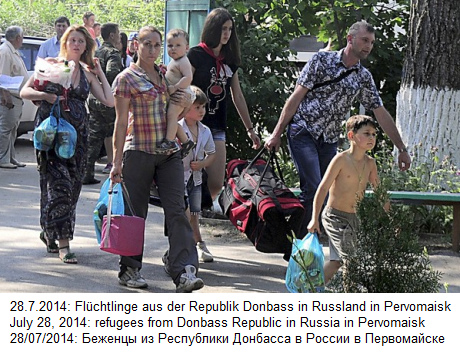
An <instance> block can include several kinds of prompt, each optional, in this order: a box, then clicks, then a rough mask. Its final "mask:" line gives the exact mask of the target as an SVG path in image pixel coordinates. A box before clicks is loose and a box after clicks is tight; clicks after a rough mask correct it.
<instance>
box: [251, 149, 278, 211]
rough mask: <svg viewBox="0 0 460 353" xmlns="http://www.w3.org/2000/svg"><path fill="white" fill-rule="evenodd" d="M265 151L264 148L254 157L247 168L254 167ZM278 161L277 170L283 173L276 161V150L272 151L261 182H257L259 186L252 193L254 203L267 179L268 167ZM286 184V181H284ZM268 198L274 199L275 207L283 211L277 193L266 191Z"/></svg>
mask: <svg viewBox="0 0 460 353" xmlns="http://www.w3.org/2000/svg"><path fill="white" fill-rule="evenodd" d="M265 151H267V150H266V149H265V147H262V149H261V150H260V151H259V152H258V153H257V155H256V156H255V157H254V159H253V160H251V161H250V162H249V164H248V166H247V167H246V168H250V167H252V165H253V164H254V163H255V162H256V161H257V160H258V159H259V158H260V156H262V154H264V153H265ZM274 159H275V160H276V161H277V164H276V165H277V168H278V173H280V172H281V170H280V169H279V164H278V160H277V159H276V152H275V149H272V150H271V152H270V157H269V159H268V161H267V163H266V164H265V168H264V170H263V171H262V174H261V175H260V178H259V181H258V182H257V186H256V187H255V189H254V191H253V192H252V195H251V199H252V202H253V203H255V202H254V200H255V197H256V194H257V191H258V190H259V189H260V185H261V183H262V180H263V179H264V177H265V174H266V173H267V170H268V167H269V166H270V165H271V164H273V160H274ZM283 183H284V181H283ZM266 192H267V194H268V196H269V197H270V198H271V199H272V201H273V203H274V204H275V207H276V208H277V209H278V210H279V211H281V204H280V203H279V201H278V198H277V197H276V195H275V193H274V192H273V191H272V190H267V191H266Z"/></svg>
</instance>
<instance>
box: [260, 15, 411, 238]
mask: <svg viewBox="0 0 460 353" xmlns="http://www.w3.org/2000/svg"><path fill="white" fill-rule="evenodd" d="M374 32H375V30H374V28H373V27H372V26H371V25H370V24H368V23H367V22H366V21H360V22H356V23H355V24H353V25H352V26H351V27H350V29H349V31H348V35H347V46H346V47H345V48H344V49H342V50H340V51H338V52H333V51H322V52H318V53H317V54H315V55H314V56H313V58H312V59H311V60H310V61H309V62H308V63H307V64H306V65H305V67H304V68H303V70H302V72H301V74H300V77H299V78H298V80H297V84H296V87H295V89H294V92H293V93H292V94H291V96H290V97H289V99H288V100H287V102H286V104H285V105H284V107H283V110H282V112H281V115H280V118H279V121H278V123H277V125H276V127H275V129H274V130H273V133H272V134H271V136H270V137H269V138H268V140H267V141H266V143H265V147H266V148H268V149H272V148H275V149H276V150H278V148H279V146H280V144H281V135H282V133H283V132H284V129H285V128H286V126H288V131H287V138H288V146H289V150H290V153H291V156H292V159H293V160H294V164H295V166H296V169H297V172H298V174H299V178H300V188H301V194H300V200H301V201H302V204H303V205H304V207H305V218H304V222H303V224H302V228H301V235H304V234H305V233H306V225H307V222H308V221H309V220H310V219H311V213H312V205H313V198H314V196H315V192H316V189H317V188H318V185H319V183H320V182H321V178H322V176H323V175H324V173H325V172H326V169H327V166H328V165H329V162H330V161H331V159H332V158H333V157H334V156H335V154H336V153H337V141H338V139H339V136H340V133H341V132H342V123H343V121H344V120H345V118H346V115H347V113H348V112H349V111H350V108H351V107H352V104H353V103H354V101H355V100H358V101H359V102H360V103H361V104H362V105H363V106H364V107H365V108H366V110H372V111H373V112H374V115H375V117H376V119H377V121H378V123H379V124H380V126H381V127H382V129H383V131H385V133H386V134H387V135H388V137H389V138H390V139H391V141H393V143H394V144H395V146H396V147H397V148H398V150H399V155H398V164H399V168H400V169H401V170H402V171H404V170H407V169H408V168H409V167H410V163H411V158H410V156H409V154H408V152H407V149H406V146H405V145H404V143H403V141H402V139H401V136H400V134H399V132H398V130H397V128H396V125H395V123H394V120H393V118H392V117H391V115H390V114H389V113H388V111H387V110H386V109H385V107H384V106H383V103H382V100H381V99H380V96H379V93H378V91H377V87H376V86H375V83H374V79H373V78H372V75H371V73H370V72H369V71H368V70H367V69H366V68H365V67H363V66H362V65H361V63H360V60H361V59H366V58H367V57H368V55H369V54H370V52H371V50H372V47H373V45H374V41H375V33H374Z"/></svg>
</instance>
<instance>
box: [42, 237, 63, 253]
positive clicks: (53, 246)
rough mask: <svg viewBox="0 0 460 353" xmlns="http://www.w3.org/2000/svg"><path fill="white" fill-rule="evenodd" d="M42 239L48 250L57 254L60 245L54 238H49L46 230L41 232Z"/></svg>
mask: <svg viewBox="0 0 460 353" xmlns="http://www.w3.org/2000/svg"><path fill="white" fill-rule="evenodd" d="M40 240H41V241H42V242H43V244H45V245H46V251H47V252H49V253H53V254H56V253H58V252H59V247H58V246H57V244H56V242H55V241H54V240H49V239H47V238H46V236H45V232H44V231H42V232H40Z"/></svg>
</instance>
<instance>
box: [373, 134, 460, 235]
mask: <svg viewBox="0 0 460 353" xmlns="http://www.w3.org/2000/svg"><path fill="white" fill-rule="evenodd" d="M435 152H436V151H435V149H433V151H432V155H431V158H429V159H427V160H425V161H424V162H422V163H420V164H418V165H412V166H411V168H410V169H409V170H408V171H406V172H401V171H399V169H398V168H397V166H396V165H395V162H394V157H393V154H392V153H391V149H390V147H389V146H388V145H387V144H386V143H385V141H383V142H381V143H380V144H379V148H378V152H376V153H374V155H373V157H374V158H375V159H376V161H377V165H378V170H379V174H380V178H381V179H382V184H383V185H385V188H386V189H387V190H393V191H425V192H452V193H458V192H460V175H459V170H458V168H457V167H456V166H454V165H453V164H452V162H451V160H450V159H449V158H447V157H446V158H444V159H443V160H442V161H440V160H439V159H438V158H437V157H436V155H435ZM411 153H413V154H417V147H416V146H415V147H414V150H413V151H412V152H411ZM403 208H405V209H407V210H408V212H411V213H413V217H414V222H416V223H417V224H419V225H420V232H421V233H442V234H450V233H451V232H452V225H453V209H452V207H448V206H430V205H421V206H404V207H403Z"/></svg>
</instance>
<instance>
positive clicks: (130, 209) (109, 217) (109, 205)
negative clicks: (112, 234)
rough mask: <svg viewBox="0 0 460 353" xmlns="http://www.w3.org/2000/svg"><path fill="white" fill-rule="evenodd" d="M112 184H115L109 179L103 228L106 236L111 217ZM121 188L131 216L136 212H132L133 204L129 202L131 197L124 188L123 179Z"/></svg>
mask: <svg viewBox="0 0 460 353" xmlns="http://www.w3.org/2000/svg"><path fill="white" fill-rule="evenodd" d="M114 186H115V184H114V183H113V181H110V184H109V190H108V191H107V193H108V194H109V200H108V203H107V226H106V229H105V236H106V238H107V237H108V235H109V230H110V221H111V218H112V199H113V193H114V191H113V187H114ZM121 189H122V192H123V197H124V201H126V203H127V205H128V208H129V211H130V212H131V214H132V215H133V216H135V215H136V214H135V213H134V207H133V204H132V202H131V199H130V198H129V193H128V190H127V189H126V186H125V183H124V182H123V181H122V182H121ZM116 192H118V191H115V193H116Z"/></svg>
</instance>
